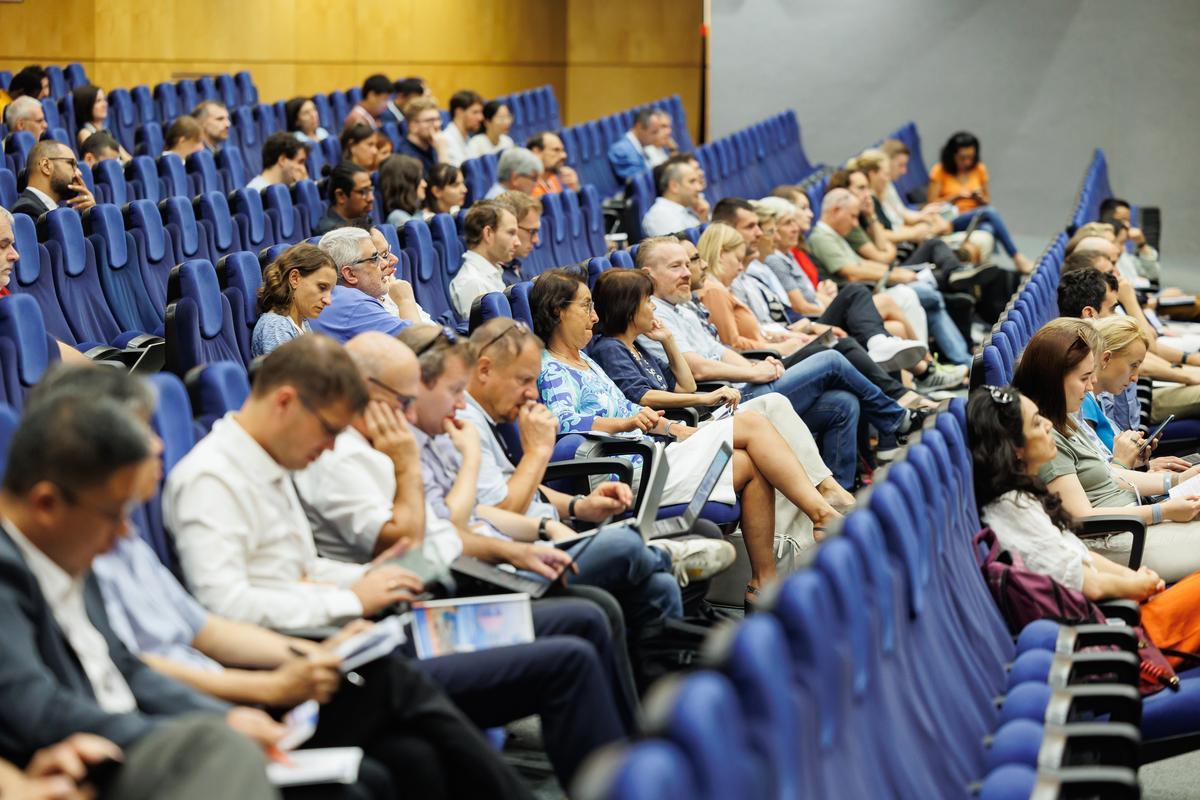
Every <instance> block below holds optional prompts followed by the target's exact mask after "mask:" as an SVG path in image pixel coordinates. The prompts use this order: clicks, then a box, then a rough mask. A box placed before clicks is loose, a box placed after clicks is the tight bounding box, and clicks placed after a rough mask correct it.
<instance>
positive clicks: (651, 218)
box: [642, 161, 703, 236]
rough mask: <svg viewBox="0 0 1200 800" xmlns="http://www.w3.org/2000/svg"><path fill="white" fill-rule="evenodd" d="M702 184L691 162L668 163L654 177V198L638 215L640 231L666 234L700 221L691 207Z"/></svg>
mask: <svg viewBox="0 0 1200 800" xmlns="http://www.w3.org/2000/svg"><path fill="white" fill-rule="evenodd" d="M702 187H703V184H702V182H701V180H700V171H699V170H698V169H697V168H696V167H695V166H694V165H693V164H691V163H689V162H686V161H680V162H675V163H673V164H672V163H668V164H666V166H664V167H663V170H662V173H661V174H660V175H659V178H658V185H657V186H656V187H655V188H656V189H657V190H658V199H657V200H655V201H654V205H652V206H650V210H649V211H647V212H646V215H645V216H644V217H642V233H643V234H645V235H646V236H668V235H670V234H672V233H678V232H679V231H682V230H685V229H687V228H692V227H695V226H696V225H699V224H700V218H699V217H697V216H696V212H694V211H692V208H693V207H694V206H695V205H696V200H697V198H699V196H700V192H701V189H702Z"/></svg>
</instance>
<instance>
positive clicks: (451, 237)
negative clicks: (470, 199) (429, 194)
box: [427, 214, 463, 286]
mask: <svg viewBox="0 0 1200 800" xmlns="http://www.w3.org/2000/svg"><path fill="white" fill-rule="evenodd" d="M427 224H428V225H429V235H430V238H431V240H432V242H433V252H434V253H435V254H437V260H438V264H439V265H440V268H441V270H442V275H444V276H445V281H446V285H447V286H449V285H450V281H452V280H454V276H455V275H457V274H458V270H459V268H460V267H461V266H462V257H463V243H462V240H461V239H459V238H458V229H457V228H456V227H455V225H454V218H453V217H452V216H450V215H449V214H434V215H433V217H431V218H430V219H429V222H428V223H427Z"/></svg>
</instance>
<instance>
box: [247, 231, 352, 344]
mask: <svg viewBox="0 0 1200 800" xmlns="http://www.w3.org/2000/svg"><path fill="white" fill-rule="evenodd" d="M336 284H337V267H336V266H335V265H334V263H333V259H331V258H330V257H329V256H327V255H326V254H325V253H324V252H323V251H322V250H321V249H320V248H319V247H317V246H316V245H311V244H298V245H295V246H293V247H289V248H288V249H287V250H284V251H283V253H282V254H280V256H279V258H277V259H275V261H274V262H273V263H272V264H271V265H270V266H269V267H267V268H266V270H264V271H263V285H262V288H260V289H259V290H258V310H259V313H260V314H261V316H260V317H259V318H258V322H256V323H255V324H254V336H253V339H252V340H251V342H250V354H251V355H253V356H254V357H256V358H257V357H258V356H265V355H266V354H267V353H269V352H271V351H272V350H274V349H275V348H276V347H279V345H281V344H283V343H284V342H286V341H289V340H291V339H295V338H296V337H297V336H299V335H300V334H302V333H307V332H308V330H309V328H308V321H309V320H310V319H313V318H315V317H316V316H317V315H318V314H320V313H321V310H322V309H324V308H325V306H327V305H329V303H330V302H331V300H332V296H333V287H334V285H336Z"/></svg>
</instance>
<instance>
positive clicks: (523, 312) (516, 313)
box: [504, 281, 533, 330]
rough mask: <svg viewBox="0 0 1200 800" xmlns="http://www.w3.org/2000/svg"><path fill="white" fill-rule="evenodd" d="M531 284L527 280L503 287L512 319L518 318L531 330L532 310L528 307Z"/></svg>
mask: <svg viewBox="0 0 1200 800" xmlns="http://www.w3.org/2000/svg"><path fill="white" fill-rule="evenodd" d="M531 289H533V284H532V283H531V282H529V281H521V282H520V283H514V284H513V285H512V286H509V287H507V288H505V290H504V296H505V297H506V298H508V306H509V308H510V309H512V316H513V319H516V320H520V321H521V322H524V323H525V324H526V325H528V326H529V329H530V330H533V312H532V311H531V310H530V308H529V292H530V290H531Z"/></svg>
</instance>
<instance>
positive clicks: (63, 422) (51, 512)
mask: <svg viewBox="0 0 1200 800" xmlns="http://www.w3.org/2000/svg"><path fill="white" fill-rule="evenodd" d="M155 464H156V460H155V459H154V458H153V456H152V449H151V438H150V435H149V432H148V430H147V428H146V426H145V424H144V423H142V422H140V421H139V420H138V419H137V418H136V417H135V416H134V415H133V414H132V413H131V412H130V411H129V410H128V409H127V408H126V407H124V406H122V405H120V404H118V403H117V402H115V401H113V400H111V399H108V398H94V397H81V396H76V397H58V398H54V399H52V400H50V401H47V402H46V403H43V404H41V405H40V406H38V407H37V408H33V409H29V410H28V411H27V413H26V415H25V418H24V419H23V421H22V423H21V426H20V427H19V428H18V429H17V431H16V433H15V434H14V435H13V439H12V442H11V447H10V453H9V460H8V468H7V470H6V475H5V480H4V483H3V486H2V487H0V633H2V636H3V640H4V642H5V646H4V648H3V649H2V650H0V758H3V759H5V760H7V761H10V762H12V763H13V764H16V765H17V766H18V767H23V766H24V765H26V764H28V763H29V762H30V761H31V760H32V758H33V756H34V755H35V753H37V751H39V750H42V749H43V748H47V747H50V746H52V745H55V744H56V743H58V742H61V741H63V740H66V739H68V738H70V737H71V736H72V735H73V734H76V733H79V732H86V733H91V734H95V735H96V736H98V737H101V738H103V739H104V740H107V741H108V742H111V743H112V744H113V745H115V747H116V748H118V750H117V751H113V750H111V749H109V750H108V751H107V752H108V753H113V754H115V753H119V754H120V763H119V764H118V765H116V766H115V768H107V767H106V768H104V769H103V774H104V775H105V776H106V777H105V778H104V779H103V780H101V779H100V778H99V777H98V776H99V775H100V774H102V773H101V771H100V770H98V769H97V770H95V771H94V772H93V774H92V775H91V776H90V777H81V778H80V779H79V783H88V782H91V781H95V782H97V783H101V784H102V785H100V786H97V787H96V788H98V789H99V790H100V791H102V792H103V793H104V796H106V797H119V798H151V797H172V798H180V797H185V798H193V797H194V798H200V797H235V796H236V797H255V798H259V797H272V796H274V795H275V793H274V790H273V789H272V787H271V786H270V784H269V783H268V782H267V780H266V777H265V772H264V761H263V757H262V754H261V752H260V750H259V748H258V747H256V746H255V744H254V742H252V741H251V740H250V739H247V738H246V736H249V737H251V738H252V739H255V740H257V741H258V742H259V744H273V743H274V742H275V741H277V740H278V738H279V737H280V736H281V735H282V732H283V728H282V726H280V725H279V724H278V723H275V722H274V721H273V720H271V719H270V717H268V716H266V715H265V714H264V713H263V712H261V711H259V710H257V709H250V708H231V707H230V706H228V705H227V704H224V703H220V702H217V701H215V700H211V699H209V698H207V697H205V696H204V695H201V694H199V693H198V692H195V691H193V690H191V689H189V688H187V687H185V686H183V685H182V684H180V683H177V682H175V681H173V680H170V679H168V678H165V677H162V676H160V675H158V674H157V673H155V672H153V671H152V670H151V669H150V668H149V667H147V666H146V665H145V664H143V663H142V662H141V661H139V660H138V659H137V658H136V657H134V656H133V655H132V654H131V653H130V652H129V651H128V650H127V649H126V648H125V647H124V645H122V643H121V641H120V639H118V638H117V636H116V635H115V634H114V633H113V631H112V629H111V627H110V625H109V623H108V617H107V615H106V613H105V611H104V603H103V600H102V598H101V596H100V591H99V588H98V586H97V585H96V582H95V579H94V578H92V576H91V575H90V572H89V568H90V565H91V562H92V559H93V558H94V557H95V556H96V555H97V554H99V553H101V552H104V551H106V550H108V549H109V548H110V547H111V546H112V544H113V543H114V542H115V541H116V540H117V538H118V537H120V536H123V535H125V534H126V533H127V531H128V528H129V513H130V511H131V509H132V507H133V505H134V504H135V503H136V501H137V499H138V498H139V497H141V496H142V494H143V493H144V491H145V487H146V485H147V482H149V481H153V480H154V479H155V478H156V472H155ZM242 734H245V736H243V735H242ZM96 757H97V758H99V759H103V758H104V751H100V752H99V754H97V755H96ZM96 766H97V767H98V766H99V765H96Z"/></svg>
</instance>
